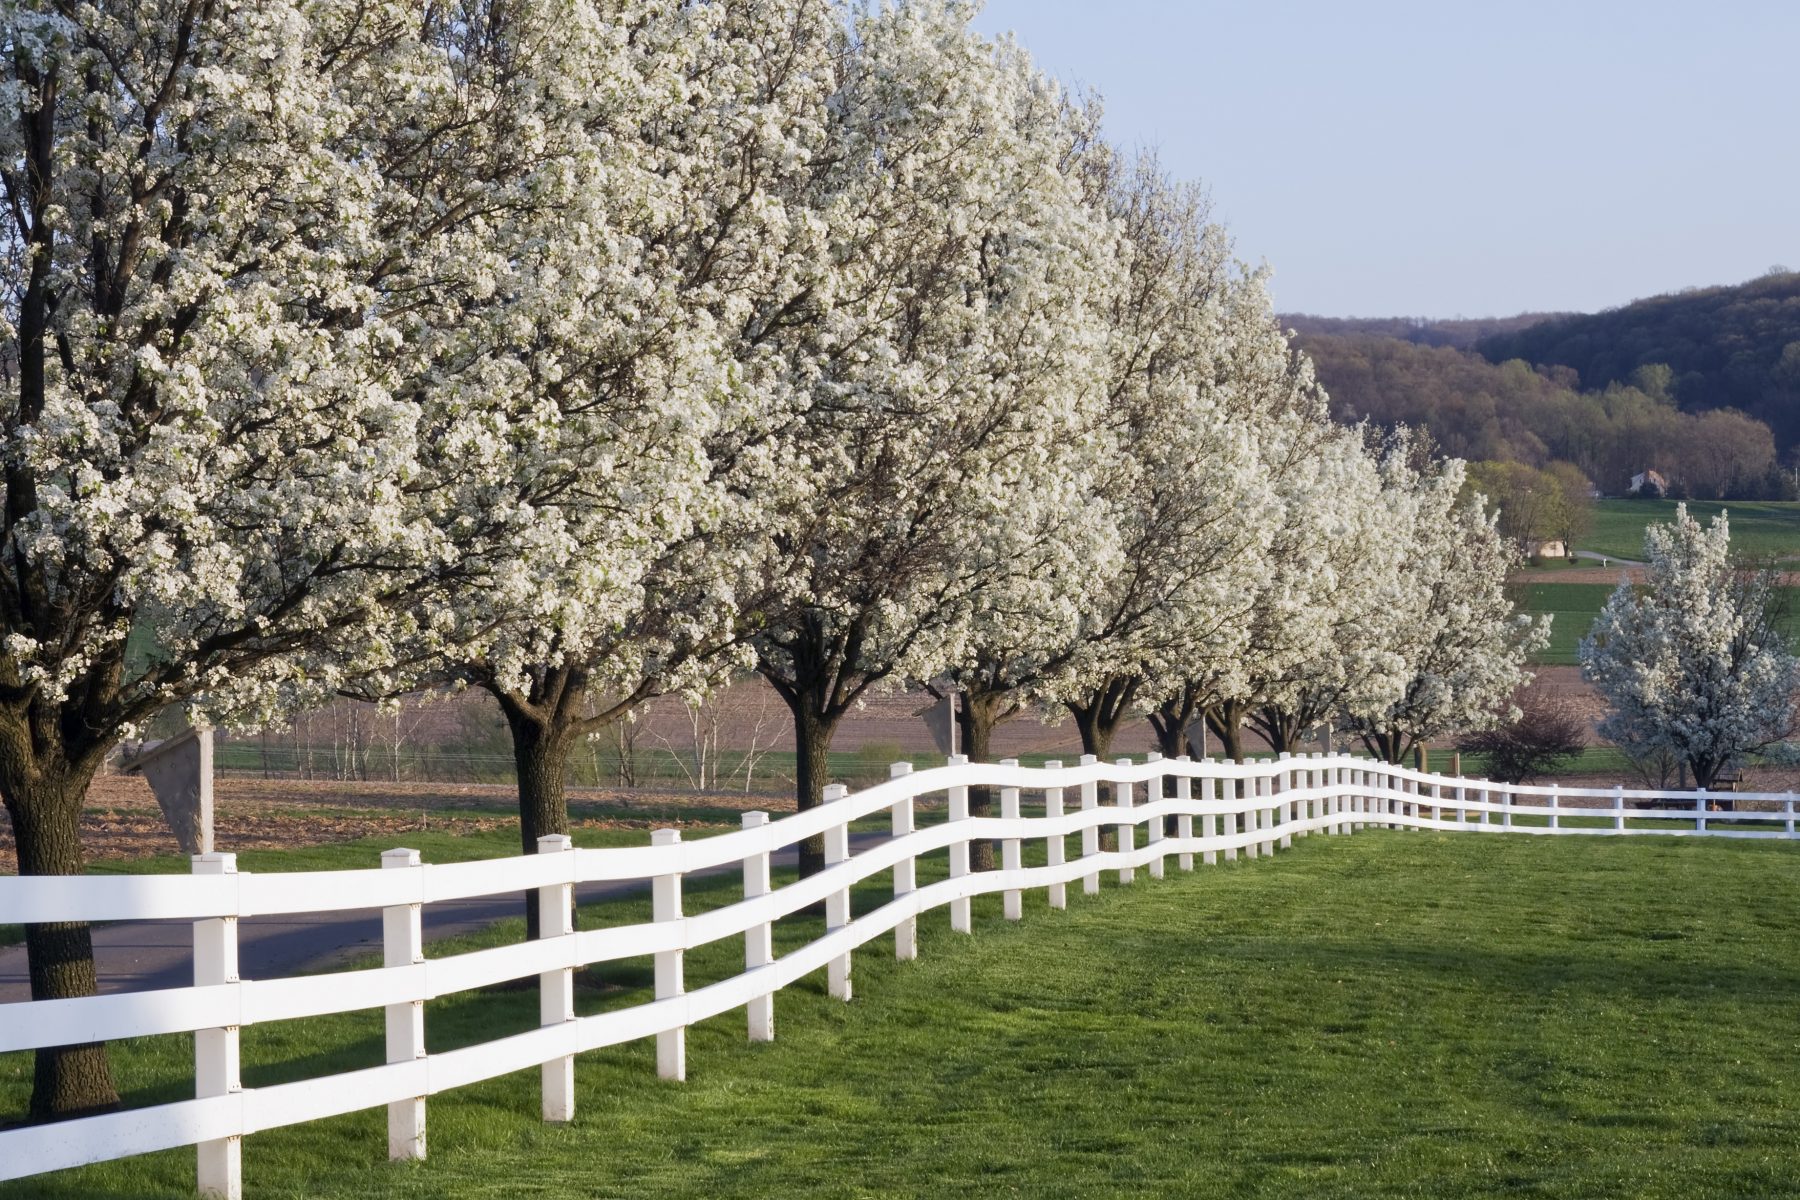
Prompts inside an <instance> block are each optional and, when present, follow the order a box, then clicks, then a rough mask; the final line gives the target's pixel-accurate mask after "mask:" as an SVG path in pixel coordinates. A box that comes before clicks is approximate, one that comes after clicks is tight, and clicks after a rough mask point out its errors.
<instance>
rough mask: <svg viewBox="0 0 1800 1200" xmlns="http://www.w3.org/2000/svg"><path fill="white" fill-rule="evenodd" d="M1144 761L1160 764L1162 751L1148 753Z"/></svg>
mask: <svg viewBox="0 0 1800 1200" xmlns="http://www.w3.org/2000/svg"><path fill="white" fill-rule="evenodd" d="M1144 761H1145V762H1161V761H1162V751H1161V750H1152V751H1150V752H1149V753H1148V754H1146V755H1144Z"/></svg>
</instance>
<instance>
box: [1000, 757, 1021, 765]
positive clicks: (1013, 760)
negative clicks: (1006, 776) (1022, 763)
mask: <svg viewBox="0 0 1800 1200" xmlns="http://www.w3.org/2000/svg"><path fill="white" fill-rule="evenodd" d="M1000 765H1001V766H1003V767H1016V766H1018V765H1019V760H1018V759H1016V758H1003V759H1001V760H1000Z"/></svg>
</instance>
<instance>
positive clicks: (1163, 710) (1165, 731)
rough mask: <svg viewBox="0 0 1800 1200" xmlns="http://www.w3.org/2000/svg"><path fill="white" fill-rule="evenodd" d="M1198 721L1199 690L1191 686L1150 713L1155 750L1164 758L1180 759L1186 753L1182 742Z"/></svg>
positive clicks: (1149, 718)
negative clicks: (1154, 735)
mask: <svg viewBox="0 0 1800 1200" xmlns="http://www.w3.org/2000/svg"><path fill="white" fill-rule="evenodd" d="M1200 719H1201V712H1200V690H1199V688H1197V687H1195V686H1193V685H1192V684H1189V685H1187V686H1186V687H1183V688H1182V689H1181V691H1180V692H1179V693H1178V694H1176V695H1174V696H1170V697H1169V698H1168V699H1166V700H1164V701H1163V702H1162V703H1161V704H1158V705H1157V706H1156V707H1155V708H1154V709H1152V710H1151V711H1150V713H1149V714H1148V720H1149V722H1150V728H1151V729H1153V730H1155V731H1156V748H1157V749H1158V750H1159V751H1161V752H1162V755H1163V757H1164V758H1180V757H1181V756H1182V755H1183V754H1186V753H1187V752H1188V750H1187V747H1186V746H1184V745H1182V740H1183V739H1184V738H1185V737H1186V736H1187V731H1188V730H1189V729H1191V728H1193V725H1194V722H1195V721H1197V720H1200Z"/></svg>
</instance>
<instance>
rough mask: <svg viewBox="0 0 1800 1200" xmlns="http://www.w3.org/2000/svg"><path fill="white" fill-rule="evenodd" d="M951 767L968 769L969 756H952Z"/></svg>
mask: <svg viewBox="0 0 1800 1200" xmlns="http://www.w3.org/2000/svg"><path fill="white" fill-rule="evenodd" d="M949 765H950V766H953V767H966V766H968V765H969V756H968V755H966V754H952V755H950V762H949Z"/></svg>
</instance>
